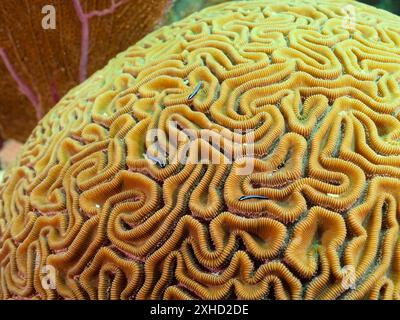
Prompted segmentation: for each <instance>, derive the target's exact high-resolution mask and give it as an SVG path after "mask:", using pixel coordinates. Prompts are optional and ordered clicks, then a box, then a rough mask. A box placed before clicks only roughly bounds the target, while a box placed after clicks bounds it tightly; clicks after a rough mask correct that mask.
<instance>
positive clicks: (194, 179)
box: [0, 0, 400, 299]
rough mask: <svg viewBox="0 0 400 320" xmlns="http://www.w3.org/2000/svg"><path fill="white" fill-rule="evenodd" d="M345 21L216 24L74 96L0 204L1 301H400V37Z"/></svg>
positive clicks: (253, 15) (106, 74)
mask: <svg viewBox="0 0 400 320" xmlns="http://www.w3.org/2000/svg"><path fill="white" fill-rule="evenodd" d="M349 3H350V2H349V1H340V0H337V1H326V0H316V1H311V0H309V1H307V0H299V1H289V0H280V1H268V0H267V1H252V2H227V3H224V4H220V5H217V6H214V7H209V8H207V9H205V10H203V11H200V12H198V13H195V14H193V15H191V16H190V17H188V18H186V19H184V20H182V21H180V22H177V23H174V24H172V25H170V26H167V27H163V28H161V29H159V30H157V31H156V32H154V33H151V34H150V35H148V36H147V37H145V38H144V39H143V40H141V41H140V42H138V43H137V44H136V45H134V46H132V47H130V48H129V49H128V50H127V51H125V52H123V53H121V54H119V55H118V56H117V57H116V58H114V59H112V60H111V61H110V62H109V64H108V65H107V66H106V67H105V68H104V69H103V70H101V71H98V72H96V73H95V74H94V75H93V76H91V77H90V78H89V79H88V80H87V81H85V82H84V83H82V84H81V85H79V86H78V87H76V88H74V89H73V90H71V91H70V92H69V93H68V94H67V95H66V96H65V97H64V98H63V99H62V100H61V101H60V102H59V103H58V104H57V105H56V106H55V108H54V109H53V110H52V111H51V112H49V113H48V114H47V115H46V116H45V117H44V118H43V119H42V120H41V121H40V123H39V125H38V126H37V127H36V129H34V131H33V133H32V135H31V136H30V138H29V139H28V141H27V143H26V144H25V146H24V147H23V150H22V153H21V154H20V156H19V158H18V165H17V166H15V167H13V168H11V169H9V170H8V171H7V172H6V173H5V177H4V181H3V184H2V185H1V187H0V234H1V237H0V296H1V297H2V298H19V299H21V298H47V299H53V298H69V299H70V298H74V299H88V298H90V299H131V298H135V299H153V298H164V299H186V298H201V299H224V298H240V299H269V298H276V299H364V298H370V299H381V298H382V299H399V298H400V241H399V221H400V141H399V139H400V116H399V110H400V88H399V80H400V18H399V17H397V16H394V15H392V14H390V13H388V12H385V11H381V10H377V9H375V8H372V7H369V6H366V5H362V4H359V3H357V2H351V4H352V6H353V8H354V11H355V14H356V16H355V17H356V20H355V21H347V20H348V13H346V12H347V11H346V10H344V9H343V8H344V7H346V6H347V5H348V4H349ZM152 129H159V131H160V132H163V133H165V135H162V134H161V135H159V136H156V137H152V134H151V132H153V130H152ZM189 129H190V130H191V131H189ZM237 129H241V130H242V131H241V133H240V132H239V133H238V130H237ZM204 130H205V131H206V132H209V133H210V134H213V135H214V136H217V137H220V138H221V141H222V142H221V143H220V145H219V148H215V147H214V145H212V144H210V142H209V141H208V139H206V138H204V135H203V134H199V133H200V132H204ZM171 132H175V133H177V134H178V136H179V141H178V143H172V142H171V141H169V140H168V139H169V138H168V137H169V133H171ZM193 132H194V137H190V136H189V135H190V134H193ZM250 134H251V135H252V136H253V142H252V146H253V148H254V152H253V153H252V154H250V153H249V154H247V153H245V154H243V155H242V157H238V158H235V159H234V161H233V162H232V163H229V161H220V163H214V162H208V163H207V161H198V162H196V161H193V162H191V161H188V162H184V163H181V162H177V161H170V160H169V159H175V158H172V157H171V155H177V154H186V155H187V156H188V157H190V156H192V155H193V154H195V153H196V152H198V148H196V146H200V145H201V146H203V147H204V146H205V147H206V148H207V150H208V151H209V154H212V155H216V156H217V158H218V157H219V158H220V159H221V158H223V157H222V155H223V153H222V151H225V149H230V150H231V151H232V150H233V149H235V150H236V149H238V148H239V149H240V150H242V149H244V143H242V144H241V143H236V144H233V143H231V144H230V143H229V141H230V140H229V139H230V138H232V137H233V136H235V137H236V138H237V137H239V141H241V142H243V141H247V136H248V135H250ZM189 140H190V141H192V142H195V143H194V144H192V145H194V146H195V147H193V148H192V147H191V148H189V149H186V150H185V149H184V148H185V146H186V145H187V142H188V141H189ZM238 145H239V146H238ZM167 147H168V148H167ZM157 148H158V149H157ZM160 150H162V151H165V150H168V154H167V156H168V157H166V158H165V159H164V158H163V159H161V158H160V155H159V154H160V152H158V151H160ZM203 160H204V159H203ZM249 163H252V164H253V165H254V167H253V170H252V172H249V173H248V174H241V173H240V170H241V169H242V168H243V166H244V165H246V164H249ZM49 266H51V267H52V268H53V269H52V270H53V271H54V272H53V273H52V275H53V276H54V277H55V281H54V282H55V283H53V284H54V286H44V285H43V279H44V277H46V281H48V282H46V283H50V284H51V283H52V282H51V280H48V278H47V277H48V276H49V272H45V273H44V272H43V268H45V270H50V269H51V268H50V267H49ZM49 268H50V269H49ZM348 270H350V271H352V272H350V273H349V272H348ZM349 274H350V280H351V281H348V280H349V279H348V277H349V276H348V275H349Z"/></svg>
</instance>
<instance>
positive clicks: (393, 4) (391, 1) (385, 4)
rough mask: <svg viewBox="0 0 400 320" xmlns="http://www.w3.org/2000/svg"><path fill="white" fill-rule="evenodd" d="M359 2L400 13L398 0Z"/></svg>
mask: <svg viewBox="0 0 400 320" xmlns="http://www.w3.org/2000/svg"><path fill="white" fill-rule="evenodd" d="M360 2H364V3H366V4H369V5H372V6H374V7H377V8H380V9H385V10H387V11H390V12H392V13H395V14H397V15H400V0H361V1H360Z"/></svg>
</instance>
